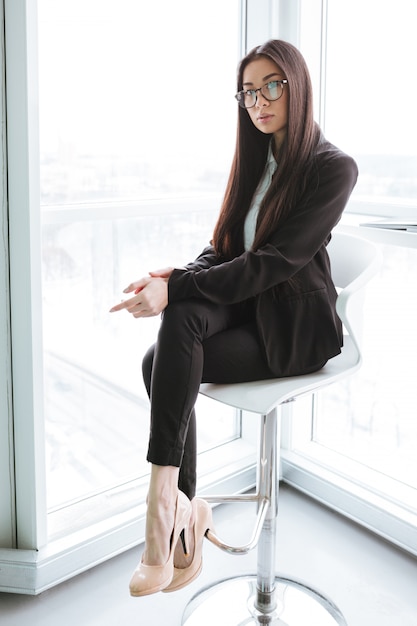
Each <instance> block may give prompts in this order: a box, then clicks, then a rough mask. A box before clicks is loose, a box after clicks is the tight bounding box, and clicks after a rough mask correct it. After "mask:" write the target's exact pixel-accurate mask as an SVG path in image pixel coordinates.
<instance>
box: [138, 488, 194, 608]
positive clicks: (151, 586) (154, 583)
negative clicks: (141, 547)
mask: <svg viewBox="0 0 417 626" xmlns="http://www.w3.org/2000/svg"><path fill="white" fill-rule="evenodd" d="M191 511H192V509H191V502H190V501H189V499H188V498H187V496H186V495H185V494H184V493H183V492H182V491H178V496H177V506H176V511H175V518H174V529H173V531H172V536H171V545H170V550H169V556H168V560H167V561H166V563H165V564H164V565H146V563H143V561H142V559H141V561H140V563H139V565H138V567H137V568H136V570H135V571H134V572H133V576H132V578H131V581H130V584H129V589H130V595H132V596H135V597H138V596H147V595H149V594H151V593H157V592H158V591H162V590H163V589H164V588H165V587H167V586H168V585H169V584H170V582H171V581H172V577H173V575H174V551H175V546H176V545H177V541H178V538H179V537H180V535H181V533H182V531H183V530H186V529H187V528H188V524H189V521H190V517H191ZM186 535H187V533H186V532H185V533H183V534H182V535H181V537H182V538H183V537H184V536H186ZM184 541H185V540H184ZM183 548H184V554H187V547H186V545H185V543H184V542H183ZM142 558H143V557H142Z"/></svg>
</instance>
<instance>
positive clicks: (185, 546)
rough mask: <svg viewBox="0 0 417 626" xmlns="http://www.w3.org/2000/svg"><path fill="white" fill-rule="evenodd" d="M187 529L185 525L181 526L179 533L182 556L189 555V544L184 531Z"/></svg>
mask: <svg viewBox="0 0 417 626" xmlns="http://www.w3.org/2000/svg"><path fill="white" fill-rule="evenodd" d="M187 530H188V528H187V527H186V528H183V529H182V531H181V533H180V539H181V544H182V549H183V551H184V556H190V551H189V546H187V540H186V538H185V533H186V531H187Z"/></svg>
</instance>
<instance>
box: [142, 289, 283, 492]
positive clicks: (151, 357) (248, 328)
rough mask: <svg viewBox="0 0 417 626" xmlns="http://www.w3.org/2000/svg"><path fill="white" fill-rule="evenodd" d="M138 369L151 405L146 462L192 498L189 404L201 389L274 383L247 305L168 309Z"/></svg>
mask: <svg viewBox="0 0 417 626" xmlns="http://www.w3.org/2000/svg"><path fill="white" fill-rule="evenodd" d="M142 369H143V378H144V382H145V386H146V389H147V392H148V395H149V398H150V402H151V420H150V437H149V448H148V455H147V460H148V461H149V462H150V463H153V464H155V465H174V466H176V467H179V468H180V474H179V488H180V489H181V491H183V492H184V493H185V494H186V495H187V496H188V497H189V498H193V497H194V495H195V489H196V462H197V450H196V419H195V411H194V404H195V401H196V399H197V394H198V390H199V386H200V383H201V382H213V383H236V382H246V381H250V380H261V379H265V378H273V377H274V374H273V373H272V372H271V370H270V369H269V367H268V365H267V362H266V358H265V355H264V352H263V349H262V346H261V344H260V341H259V337H258V332H257V329H256V324H255V315H254V310H253V306H252V302H245V303H242V304H239V305H230V306H229V305H228V306H225V305H219V304H214V303H212V302H208V301H206V300H198V299H192V300H191V299H190V300H184V301H180V302H175V303H172V304H169V305H168V307H167V308H166V309H165V311H164V312H163V315H162V321H161V327H160V329H159V334H158V338H157V342H156V344H155V345H153V346H152V347H151V348H150V349H149V350H148V352H147V353H146V355H145V357H144V359H143V367H142Z"/></svg>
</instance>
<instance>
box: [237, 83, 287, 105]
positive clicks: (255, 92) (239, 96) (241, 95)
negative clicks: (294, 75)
mask: <svg viewBox="0 0 417 626" xmlns="http://www.w3.org/2000/svg"><path fill="white" fill-rule="evenodd" d="M271 83H279V84H280V85H281V93H280V94H279V96H278V98H268V97H267V96H266V95H265V94H264V92H263V91H262V89H263V88H264V87H266V86H267V85H269V84H271ZM284 85H288V80H287V79H286V78H282V79H280V80H278V79H277V80H268V82H267V83H265V84H264V85H262V87H258V89H241V91H238V92H237V94H235V98H236V100H237V101H238V103H239V106H240V107H241V108H242V109H252V108H253V107H254V106H255V105H256V103H257V102H258V91H260V92H261V94H262V97H263V98H265V100H268V102H276V101H277V100H279V99H280V98H281V96H282V94H283V93H284ZM249 91H250V92H252V94H253V95H254V96H255V102H254V103H253V104H251V106H250V107H247V106H245V104H242V103H244V94H245V93H248V92H249Z"/></svg>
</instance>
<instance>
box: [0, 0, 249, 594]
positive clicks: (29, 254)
mask: <svg viewBox="0 0 417 626" xmlns="http://www.w3.org/2000/svg"><path fill="white" fill-rule="evenodd" d="M239 6H240V25H241V28H242V38H241V41H242V43H241V46H242V49H243V46H244V45H245V41H246V34H245V32H246V31H245V29H246V19H247V11H246V3H245V2H244V1H243V0H242V2H240V3H239ZM4 7H5V10H4V16H3V15H2V16H1V17H2V18H3V17H4V22H5V57H6V61H7V65H6V86H7V89H6V101H7V135H8V142H7V156H6V155H4V160H5V163H4V168H3V172H5V171H7V172H8V181H7V182H8V188H7V198H6V191H4V197H3V204H2V224H3V225H4V229H3V231H2V232H4V233H7V234H8V238H7V237H5V238H4V241H2V253H3V251H4V258H5V260H6V261H5V264H4V266H3V264H2V265H1V266H0V280H1V285H2V286H3V285H4V287H5V292H6V293H7V294H9V296H10V297H9V298H7V299H6V300H5V302H4V304H3V303H2V305H1V308H0V330H1V331H4V332H2V336H1V347H3V346H4V347H5V352H4V353H5V354H7V355H8V359H9V361H10V362H9V361H8V360H7V359H6V360H5V362H4V363H3V364H2V368H3V369H2V370H1V373H3V370H4V374H5V376H4V379H3V377H2V380H1V383H0V384H1V385H2V387H1V390H2V391H3V388H4V390H5V392H6V393H5V394H3V393H2V395H1V398H2V399H1V403H0V410H1V413H0V416H1V418H0V434H1V435H2V437H1V441H2V444H1V445H2V449H1V452H4V455H3V454H2V468H1V469H3V465H4V468H6V469H7V471H5V472H4V473H3V472H2V474H1V477H0V480H1V487H2V516H3V517H4V521H5V526H4V528H7V532H4V533H3V534H4V535H6V536H2V537H1V538H0V539H1V541H2V543H1V544H0V546H1V548H0V591H6V592H16V593H24V594H37V593H40V592H42V591H44V590H46V589H48V588H50V587H52V586H54V585H56V584H58V583H60V582H62V581H63V580H65V579H68V578H70V577H72V576H74V575H76V574H78V573H80V572H82V571H85V570H86V569H88V568H90V567H92V566H94V565H96V564H98V563H100V562H102V561H104V560H106V559H108V558H111V557H112V556H114V555H116V554H118V553H120V552H123V551H124V550H126V549H129V548H131V547H133V546H134V545H136V544H138V543H139V541H140V540H141V538H142V537H144V533H145V514H146V510H145V508H146V507H145V492H144V490H142V493H143V498H142V501H140V502H139V503H138V505H137V506H136V507H134V508H132V509H130V510H129V511H127V512H124V513H121V514H118V515H115V516H112V517H111V518H108V519H103V520H101V521H100V522H97V523H93V524H91V525H90V526H88V528H84V529H80V530H78V531H75V532H73V533H72V534H68V535H65V536H63V537H60V538H57V539H53V540H49V541H48V533H47V503H46V468H45V427H44V411H43V408H44V407H43V395H42V390H43V374H42V356H43V342H42V317H41V314H42V293H41V262H40V259H41V220H40V189H39V181H40V175H39V174H40V167H39V137H38V106H37V101H38V93H37V90H38V72H37V28H36V24H37V2H36V0H34V1H33V2H27V1H26V0H5V3H4ZM237 52H238V51H237ZM239 54H241V51H239ZM7 76H13V80H10V81H7ZM5 144H6V141H5V139H4V142H3V145H4V146H5ZM6 165H7V170H6V167H5V166H6ZM4 189H6V187H5V188H4ZM6 200H7V205H6ZM126 208H127V213H129V208H128V207H126ZM52 213H53V211H52V212H51V216H52V219H54V216H53V215H52ZM92 213H94V208H92ZM118 215H120V213H118ZM61 217H62V215H61ZM55 218H56V216H55ZM58 219H60V218H58ZM9 281H10V289H9ZM10 320H11V324H10ZM10 326H11V332H9V327H10ZM11 353H12V354H13V359H11V356H10V355H11ZM12 390H13V405H12V404H11V397H12V393H11V392H12ZM256 431H257V421H255V420H250V419H248V420H247V419H246V418H241V438H240V440H235V441H232V442H230V443H228V444H225V445H227V446H229V448H228V450H230V454H227V455H224V453H223V455H221V454H219V452H218V451H216V450H214V451H209V452H207V453H204V455H202V456H203V458H202V459H201V463H200V465H201V466H202V468H203V471H202V475H201V479H200V478H199V485H200V488H202V489H204V490H206V492H211V493H213V492H214V491H215V492H216V493H218V492H220V493H228V492H237V491H242V490H244V489H247V488H250V487H252V486H253V485H254V483H255V476H256V458H255V442H256V438H257V435H256ZM3 435H4V436H3ZM12 435H13V436H12ZM241 444H242V445H241ZM239 446H241V448H242V450H243V455H242V451H239V450H237V448H239ZM236 450H237V452H236ZM216 455H217V459H218V458H219V457H220V456H222V462H224V459H225V458H228V459H230V458H235V461H234V462H232V463H230V464H229V465H228V466H227V467H226V468H225V467H224V466H223V467H220V466H219V464H217V466H216V467H215V469H214V471H213V460H215V457H216ZM13 468H14V470H15V480H14V477H13V471H12V470H13ZM3 482H4V487H5V488H4V489H3ZM6 487H7V489H6ZM14 502H15V503H16V505H15V509H14ZM4 505H5V506H4ZM2 522H3V519H2Z"/></svg>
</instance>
